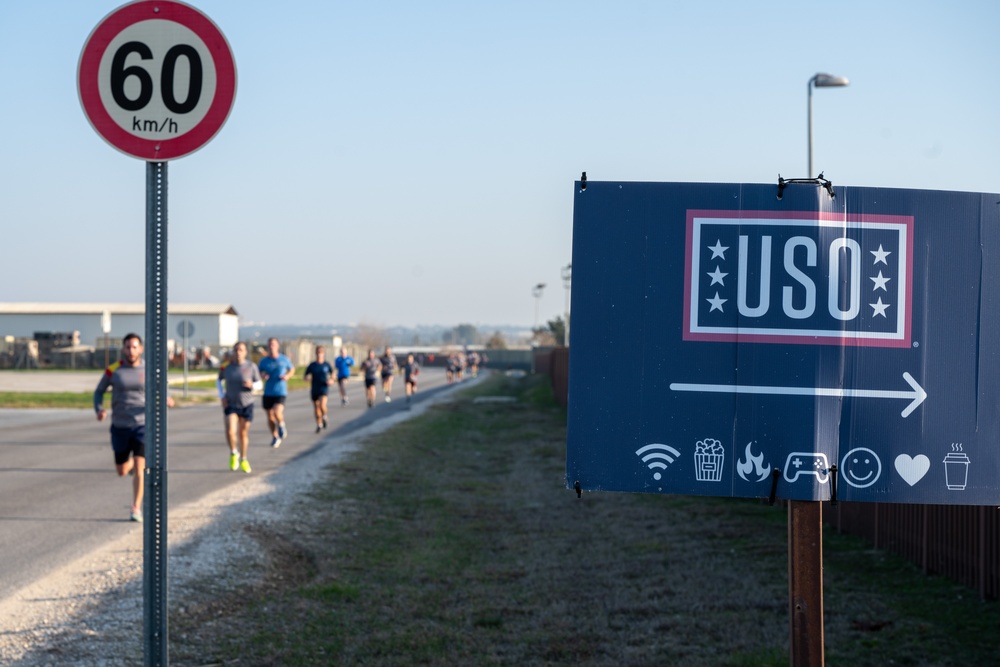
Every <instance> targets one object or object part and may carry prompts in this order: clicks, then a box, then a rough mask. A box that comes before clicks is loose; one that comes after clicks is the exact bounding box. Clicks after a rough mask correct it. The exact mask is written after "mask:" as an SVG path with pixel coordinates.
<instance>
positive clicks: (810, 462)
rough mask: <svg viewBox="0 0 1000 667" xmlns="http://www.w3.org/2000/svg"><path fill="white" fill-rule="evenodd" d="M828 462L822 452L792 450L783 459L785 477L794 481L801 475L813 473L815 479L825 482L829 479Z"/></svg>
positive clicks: (821, 482)
mask: <svg viewBox="0 0 1000 667" xmlns="http://www.w3.org/2000/svg"><path fill="white" fill-rule="evenodd" d="M829 472H830V462H829V461H827V459H826V454H824V453H822V452H792V453H791V454H789V455H788V458H787V459H785V479H786V480H787V481H789V482H794V481H795V480H797V479H798V478H799V477H802V476H803V475H815V477H816V481H818V482H819V483H820V484H826V483H827V482H828V481H829V480H830V475H829V474H828V473H829Z"/></svg>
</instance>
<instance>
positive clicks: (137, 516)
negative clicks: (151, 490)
mask: <svg viewBox="0 0 1000 667" xmlns="http://www.w3.org/2000/svg"><path fill="white" fill-rule="evenodd" d="M129 520H131V521H135V522H136V523H142V510H132V514H130V515H129Z"/></svg>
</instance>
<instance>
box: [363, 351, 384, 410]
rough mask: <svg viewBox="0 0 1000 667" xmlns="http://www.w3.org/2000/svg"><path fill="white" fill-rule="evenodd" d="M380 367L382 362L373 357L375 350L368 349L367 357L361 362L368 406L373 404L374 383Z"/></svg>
mask: <svg viewBox="0 0 1000 667" xmlns="http://www.w3.org/2000/svg"><path fill="white" fill-rule="evenodd" d="M381 368H382V363H381V362H380V361H379V360H378V359H376V358H375V350H368V358H367V359H365V360H364V361H362V362H361V370H362V372H364V374H365V398H367V399H368V407H369V408H370V407H373V406H374V405H375V383H376V382H377V381H378V372H379V370H380V369H381Z"/></svg>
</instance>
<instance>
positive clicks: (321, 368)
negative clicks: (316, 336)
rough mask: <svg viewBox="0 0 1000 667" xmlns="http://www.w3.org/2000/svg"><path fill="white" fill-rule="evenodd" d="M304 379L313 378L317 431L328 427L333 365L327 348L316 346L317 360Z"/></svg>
mask: <svg viewBox="0 0 1000 667" xmlns="http://www.w3.org/2000/svg"><path fill="white" fill-rule="evenodd" d="M303 379H311V380H312V388H311V390H310V396H311V397H312V402H313V412H314V413H315V415H316V432H317V433H319V432H320V431H322V430H323V429H325V428H326V425H327V421H326V407H327V394H329V393H330V385H331V384H333V366H331V365H330V362H328V361H327V360H326V348H324V347H323V346H322V345H317V346H316V361H314V362H312V363H311V364H309V366H308V367H307V368H306V373H305V375H304V376H303Z"/></svg>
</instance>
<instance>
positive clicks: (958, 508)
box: [823, 502, 1000, 599]
mask: <svg viewBox="0 0 1000 667" xmlns="http://www.w3.org/2000/svg"><path fill="white" fill-rule="evenodd" d="M823 515H824V517H825V519H826V522H827V523H828V524H830V525H832V526H834V527H836V528H837V530H839V531H841V532H845V533H848V534H850V535H857V536H858V537H861V538H863V539H866V540H868V541H869V542H871V543H872V545H873V546H874V547H875V548H877V549H883V550H885V551H890V552H892V553H895V554H899V555H900V556H902V557H904V558H906V559H907V560H910V561H912V562H914V563H916V564H917V565H918V566H920V568H921V569H922V570H923V572H924V574H940V575H944V576H946V577H949V578H951V579H954V580H956V581H959V582H961V583H963V584H965V585H966V586H969V587H970V588H973V589H975V590H976V591H978V592H979V596H980V597H981V598H983V599H998V598H1000V509H998V508H996V507H993V506H989V507H973V506H969V505H901V504H896V503H845V502H841V503H838V504H837V506H836V507H830V506H829V505H827V506H826V507H825V508H824V513H823Z"/></svg>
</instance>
